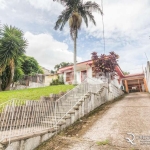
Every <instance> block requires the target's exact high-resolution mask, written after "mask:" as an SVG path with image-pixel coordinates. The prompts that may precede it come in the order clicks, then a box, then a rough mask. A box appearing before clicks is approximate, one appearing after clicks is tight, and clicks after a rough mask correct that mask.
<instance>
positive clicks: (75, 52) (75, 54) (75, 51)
mask: <svg viewBox="0 0 150 150" xmlns="http://www.w3.org/2000/svg"><path fill="white" fill-rule="evenodd" d="M76 56H77V30H76V31H75V35H74V83H73V84H74V85H76V84H77V76H76V62H77V61H76Z"/></svg>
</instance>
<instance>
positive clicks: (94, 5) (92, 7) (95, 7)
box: [83, 1, 103, 15]
mask: <svg viewBox="0 0 150 150" xmlns="http://www.w3.org/2000/svg"><path fill="white" fill-rule="evenodd" d="M83 7H84V8H85V10H88V11H98V12H100V13H101V14H102V15H103V12H102V10H101V9H100V7H99V5H98V4H97V3H95V2H92V1H88V2H86V3H85V4H83Z"/></svg>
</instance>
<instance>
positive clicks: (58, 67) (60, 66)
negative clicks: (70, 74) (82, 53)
mask: <svg viewBox="0 0 150 150" xmlns="http://www.w3.org/2000/svg"><path fill="white" fill-rule="evenodd" d="M70 65H73V63H70V62H62V63H60V64H57V65H55V67H54V69H55V70H56V71H58V70H59V69H60V68H63V67H67V66H70Z"/></svg>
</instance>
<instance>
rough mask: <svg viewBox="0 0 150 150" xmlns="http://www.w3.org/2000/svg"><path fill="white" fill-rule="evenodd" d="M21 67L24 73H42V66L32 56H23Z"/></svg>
mask: <svg viewBox="0 0 150 150" xmlns="http://www.w3.org/2000/svg"><path fill="white" fill-rule="evenodd" d="M23 60H24V61H23V63H22V69H23V72H24V74H25V75H31V74H37V73H41V74H43V70H42V68H41V67H40V66H39V64H38V62H37V60H36V59H35V58H34V57H29V56H26V55H24V56H23Z"/></svg>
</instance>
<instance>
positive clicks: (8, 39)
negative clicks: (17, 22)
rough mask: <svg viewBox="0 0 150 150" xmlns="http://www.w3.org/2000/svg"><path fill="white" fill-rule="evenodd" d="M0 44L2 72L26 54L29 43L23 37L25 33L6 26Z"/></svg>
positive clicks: (0, 66)
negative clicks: (13, 61)
mask: <svg viewBox="0 0 150 150" xmlns="http://www.w3.org/2000/svg"><path fill="white" fill-rule="evenodd" d="M1 35H2V37H1V42H0V43H1V44H0V68H1V70H0V72H2V71H3V70H4V69H5V67H6V66H7V65H10V62H11V61H12V60H15V59H17V58H18V57H19V56H20V55H22V54H24V53H25V48H26V47H27V41H26V40H25V39H24V37H23V32H22V31H21V30H19V29H18V28H16V27H12V26H7V25H4V27H3V29H2V31H1Z"/></svg>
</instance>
